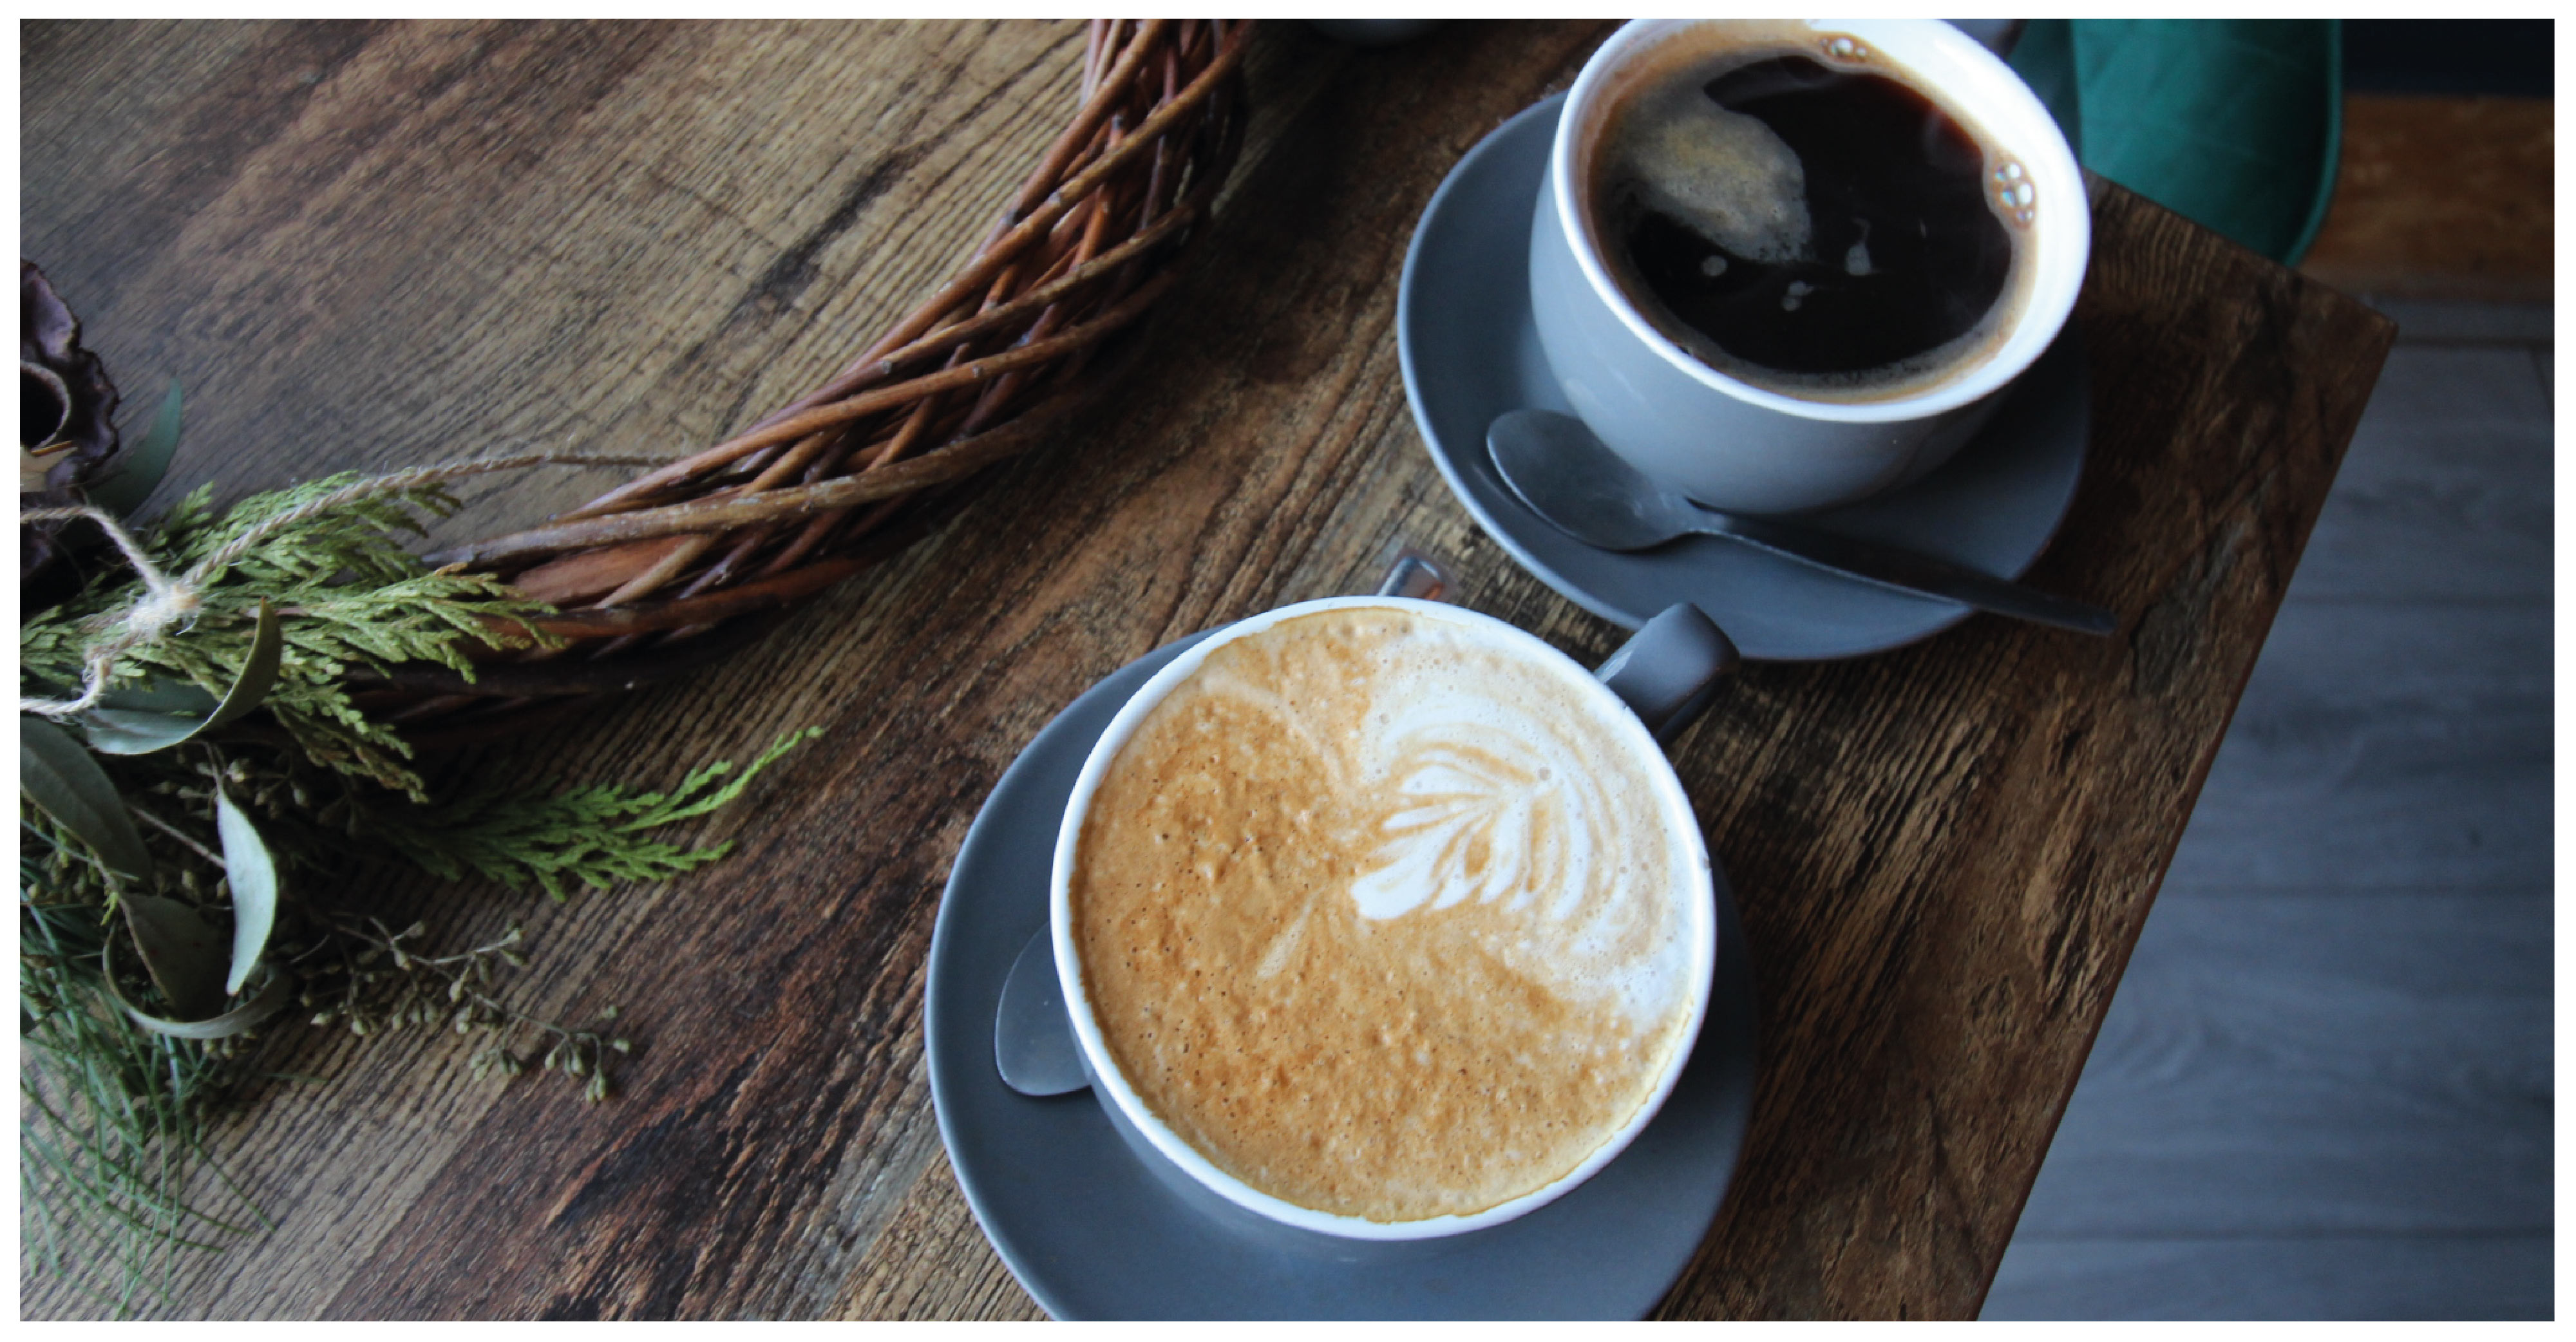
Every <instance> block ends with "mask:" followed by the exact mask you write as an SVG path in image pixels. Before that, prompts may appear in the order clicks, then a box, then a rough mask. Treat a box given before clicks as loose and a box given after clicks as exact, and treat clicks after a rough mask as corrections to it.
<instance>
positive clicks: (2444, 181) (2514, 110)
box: [2299, 94, 2557, 303]
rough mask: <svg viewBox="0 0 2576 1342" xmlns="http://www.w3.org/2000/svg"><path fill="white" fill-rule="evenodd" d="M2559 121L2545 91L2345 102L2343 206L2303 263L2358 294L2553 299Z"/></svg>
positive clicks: (2338, 193) (2339, 199) (2338, 202)
mask: <svg viewBox="0 0 2576 1342" xmlns="http://www.w3.org/2000/svg"><path fill="white" fill-rule="evenodd" d="M2555 121H2556V111H2555V105H2554V104H2553V103H2552V102H2551V100H2549V99H2547V98H2460V97H2438V98H2437V97H2406V96H2396V95H2389V94H2354V95H2352V96H2350V97H2347V98H2345V99H2344V102H2343V155H2342V160H2341V162H2340V163H2338V164H2337V165H2336V170H2335V194H2334V202H2333V204H2331V205H2329V206H2328V207H2327V210H2326V218H2325V223H2324V226H2323V227H2321V228H2319V229H2318V230H2317V239H2316V243H2315V245H2314V246H2312V247H2311V248H2310V249H2309V251H2308V255H2307V257H2306V259H2305V260H2304V261H2302V262H2301V263H2300V267H2299V268H2300V269H2301V270H2302V271H2305V272H2306V273H2307V274H2309V275H2312V276H2314V277H2316V278H2317V279H2319V280H2322V281H2324V282H2325V283H2328V284H2333V285H2338V286H2340V287H2342V288H2345V289H2349V290H2351V291H2353V292H2356V293H2373V294H2404V295H2408V296H2412V297H2419V298H2447V299H2460V300H2476V301H2482V302H2516V303H2546V302H2548V301H2549V298H2550V285H2551V278H2552V276H2553V275H2554V274H2555V273H2556V271H2555V260H2556V257H2555V247H2554V227H2553V226H2554V222H2555V220H2556V217H2557V215H2556V210H2555V200H2554V195H2553V192H2552V189H2551V188H2552V185H2553V182H2554V181H2555V178H2556V167H2557V131H2556V124H2555Z"/></svg>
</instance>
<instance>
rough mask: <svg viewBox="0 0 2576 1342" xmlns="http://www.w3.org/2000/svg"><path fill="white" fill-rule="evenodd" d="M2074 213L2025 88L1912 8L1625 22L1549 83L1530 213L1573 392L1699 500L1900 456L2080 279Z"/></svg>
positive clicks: (2000, 381)
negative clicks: (1551, 132) (1541, 174)
mask: <svg viewBox="0 0 2576 1342" xmlns="http://www.w3.org/2000/svg"><path fill="white" fill-rule="evenodd" d="M2091 231H2092V230H2091V219H2090V215H2089V211H2088V205H2087V201H2086V198H2085V192H2084V184H2083V179H2082V175H2081V173H2080V172H2079V170H2078V169H2077V167H2076V163H2075V157H2074V154H2073V153H2072V152H2071V151H2069V149H2068V148H2067V145H2066V140H2065V138H2064V136H2063V135H2061V134H2060V133H2059V132H2058V129H2057V126H2056V123H2055V122H2054V121H2053V120H2052V119H2051V118H2050V117H2049V115H2048V112H2047V109H2046V108H2044V107H2043V106H2042V105H2041V104H2040V102H2039V100H2038V99H2037V98H2036V97H2034V96H2033V95H2032V94H2031V92H2030V90H2029V89H2028V87H2026V86H2025V85H2024V84H2023V83H2022V82H2021V80H2020V79H2019V78H2018V77H2017V76H2015V75H2014V74H2013V73H2012V71H2011V70H2010V69H2009V68H2008V67H2006V66H2005V65H2004V64H2003V63H2002V62H2001V61H1999V60H1997V59H1996V58H1995V57H1994V56H1993V55H1992V54H1991V53H1989V52H1988V51H1987V50H1986V49H1985V48H1984V47H1982V46H1979V45H1978V44H1977V43H1976V42H1974V41H1973V40H1971V39H1969V38H1968V37H1967V36H1966V35H1964V34H1962V33H1960V32H1959V31H1958V30H1956V29H1954V28H1952V27H1950V26H1949V25H1947V24H1944V23H1940V22H1937V21H1933V20H1852V21H1842V20H1831V21H1824V20H1819V21H1799V20H1694V21H1675V20H1639V21H1637V22H1634V23H1630V24H1628V25H1627V26H1625V27H1623V28H1621V29H1620V30H1619V31H1618V32H1617V33H1615V34H1613V35H1612V36H1611V38H1610V39H1609V40H1608V41H1607V42H1605V43H1603V44H1602V46H1601V49H1600V50H1599V51H1597V52H1595V53H1594V54H1593V56H1592V59H1591V60H1590V61H1588V62H1587V63H1586V64H1585V65H1584V68H1583V72H1582V74H1581V75H1580V76H1579V77H1578V78H1577V79H1576V80H1575V83H1574V87H1573V89H1572V90H1571V92H1570V93H1569V94H1568V96H1567V98H1566V103H1565V109H1564V111H1563V113H1562V114H1561V117H1560V119H1559V121H1558V123H1557V130H1556V140H1555V143H1554V145H1553V146H1552V148H1551V150H1550V153H1549V158H1548V170H1547V177H1546V180H1545V183H1544V185H1543V186H1542V188H1541V190H1540V194H1539V200H1538V205H1537V211H1536V216H1535V218H1534V220H1533V222H1532V227H1531V235H1530V297H1531V305H1532V309H1533V311H1534V313H1535V316H1536V320H1537V326H1538V333H1539V339H1540V343H1541V345H1542V346H1543V347H1544V348H1545V350H1546V352H1547V356H1548V361H1549V363H1550V364H1551V365H1552V367H1553V368H1554V371H1555V373H1556V376H1557V380H1558V381H1559V383H1560V384H1561V385H1562V386H1563V388H1564V390H1565V393H1566V397H1567V399H1568V400H1569V401H1570V402H1571V403H1572V405H1573V408H1574V411H1575V413H1576V414H1577V415H1579V416H1581V417H1582V419H1583V420H1584V422H1585V423H1586V424H1588V425H1589V426H1590V427H1591V428H1592V430H1593V432H1594V433H1595V434H1597V435H1599V437H1600V438H1601V440H1602V441H1603V442H1605V443H1607V444H1608V445H1609V446H1610V447H1611V449H1612V450H1614V451H1616V452H1618V453H1619V454H1620V455H1621V456H1622V457H1625V458H1626V459H1627V460H1628V461H1629V462H1631V463H1632V464H1634V465H1635V466H1636V467H1637V468H1638V469H1639V470H1641V471H1644V472H1646V473H1647V474H1648V475H1651V476H1654V477H1655V478H1657V479H1659V480H1662V481H1664V482H1665V483H1667V484H1670V485H1673V486H1675V487H1676V488H1679V489H1681V490H1683V491H1684V492H1686V493H1688V494H1690V495H1691V496H1692V497H1693V498H1696V499H1698V500H1700V501H1701V502H1703V503H1707V504H1710V505H1712V506H1715V507H1719V508H1724V509H1731V510H1735V511H1740V512H1757V513H1760V512H1794V511H1800V510H1805V509H1812V508H1821V507H1828V506H1831V505H1834V504H1839V503H1846V502H1850V501H1853V500H1856V499H1860V498H1863V497H1866V496H1868V495H1870V494H1874V493H1877V492H1879V491H1881V490H1885V489H1889V488H1892V487H1894V486H1897V485H1900V484H1904V483H1906V482H1908V481H1911V480H1914V479H1916V478H1919V477H1920V476H1922V475H1923V474H1924V473H1926V472H1928V471H1930V470H1931V469H1932V468H1933V467H1935V466H1938V465H1939V464H1940V463H1941V462H1942V461H1944V460H1946V459H1948V457H1949V456H1950V455H1951V454H1952V453H1953V452H1955V451H1957V450H1958V448H1959V447H1960V446H1961V445H1962V444H1964V443H1965V442H1966V441H1967V440H1968V439H1969V438H1970V437H1971V436H1973V435H1974V434H1975V432H1976V430H1977V429H1978V428H1979V427H1981V426H1982V425H1983V423H1984V422H1985V419H1986V418H1987V416H1988V415H1990V414H1991V413H1992V411H1993V410H1994V408H1995V406H1996V405H1997V403H1998V402H1999V400H2000V398H2001V394H2002V392H2003V391H2004V390H2005V389H2006V388H2008V387H2009V386H2010V385H2011V383H2012V381H2013V379H2015V378H2016V377H2018V376H2020V375H2021V373H2022V371H2023V370H2025V369H2026V368H2028V367H2029V366H2030V364H2031V363H2032V361H2034V360H2035V359H2037V358H2038V356H2039V355H2040V353H2041V352H2042V351H2044V350H2045V349H2047V347H2048V345H2049V343H2050V342H2051V341H2052V340H2054V339H2055V338H2056V336H2057V333H2058V331H2059V330H2060V329H2061V328H2062V327H2063V326H2064V324H2065V321H2066V317H2067V314H2068V313H2069V312H2070V311H2071V310H2072V309H2073V307H2074V303H2075V295H2076V292H2077V290H2078V289H2079V288H2080V287H2081V286H2082V283H2083V278H2084V268H2085V263H2086V259H2087V255H2088V251H2089V248H2090V244H2091Z"/></svg>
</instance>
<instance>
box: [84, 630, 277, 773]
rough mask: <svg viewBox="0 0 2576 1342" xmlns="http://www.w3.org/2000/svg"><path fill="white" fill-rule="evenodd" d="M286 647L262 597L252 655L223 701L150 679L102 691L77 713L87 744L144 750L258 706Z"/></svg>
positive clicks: (110, 750)
mask: <svg viewBox="0 0 2576 1342" xmlns="http://www.w3.org/2000/svg"><path fill="white" fill-rule="evenodd" d="M285 652H286V636H285V632H284V630H283V629H282V628H281V627H280V624H279V621H278V618H277V612H276V611H275V610H273V609H271V608H270V606H269V604H268V601H267V599H266V598H264V597H263V598H261V600H260V603H259V627H258V628H257V629H256V630H255V631H253V632H252V634H251V641H250V659H249V660H248V661H246V662H244V663H243V664H242V670H241V674H240V675H238V676H235V677H234V678H233V684H232V688H231V689H229V690H226V691H225V692H224V698H223V702H221V703H217V702H215V697H214V696H213V695H211V694H208V693H206V692H205V690H203V689H202V688H200V687H198V686H195V685H187V684H170V683H168V682H164V681H152V682H149V683H148V684H146V685H144V686H141V687H139V688H135V689H127V690H114V691H110V692H109V693H108V694H106V695H104V696H102V697H101V699H100V701H99V703H100V706H99V707H97V708H93V709H91V710H90V711H89V712H87V713H84V714H82V715H81V729H82V730H83V731H85V732H87V733H88V734H89V743H90V746H91V748H93V749H95V750H98V751H101V752H103V753H106V754H110V755H142V754H148V753H150V752H152V751H155V750H166V749H168V748H170V747H171V746H175V745H179V744H181V743H183V742H186V741H191V740H194V739H195V738H196V737H197V736H198V735H200V734H201V733H204V732H208V731H212V730H213V729H215V728H217V727H220V726H223V725H224V724H225V723H227V722H230V721H232V720H233V719H235V718H238V717H240V716H241V715H242V714H244V713H247V712H249V711H251V710H252V709H254V708H257V707H259V705H260V701H261V700H263V699H266V698H267V697H268V692H269V690H270V689H271V688H273V687H275V686H276V684H277V671H278V666H279V664H280V663H281V662H282V661H283V660H284V658H285ZM198 704H203V705H204V707H202V708H200V707H197V705H198Z"/></svg>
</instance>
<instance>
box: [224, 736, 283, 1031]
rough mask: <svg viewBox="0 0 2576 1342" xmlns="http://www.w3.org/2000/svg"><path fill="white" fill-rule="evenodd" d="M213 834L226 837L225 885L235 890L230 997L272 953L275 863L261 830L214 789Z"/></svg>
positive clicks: (226, 988) (227, 990) (227, 989)
mask: <svg viewBox="0 0 2576 1342" xmlns="http://www.w3.org/2000/svg"><path fill="white" fill-rule="evenodd" d="M215 832H216V833H217V834H219V835H221V836H222V837H223V841H224V879H225V880H226V881H227V882H228V883H230V884H231V886H232V890H233V961H232V966H233V967H232V973H231V974H230V975H228V976H226V977H225V979H224V993H225V995H226V996H230V995H232V994H234V993H237V992H240V991H241V990H242V985H243V984H245V983H248V982H250V973H251V971H252V970H254V969H257V968H258V967H259V958H260V956H262V955H264V954H266V953H267V952H268V935H269V933H270V931H271V930H273V929H274V928H276V926H277V862H276V860H275V859H274V858H272V857H270V856H269V852H268V844H267V842H266V841H264V840H262V839H261V838H260V836H259V829H258V827H257V826H255V825H253V824H251V822H250V817H249V816H247V815H244V814H242V809H241V808H240V807H238V806H235V805H233V799H232V797H231V795H230V794H228V793H226V792H225V791H224V790H223V789H222V788H221V787H217V788H216V789H215Z"/></svg>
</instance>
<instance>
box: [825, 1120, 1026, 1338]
mask: <svg viewBox="0 0 2576 1342" xmlns="http://www.w3.org/2000/svg"><path fill="white" fill-rule="evenodd" d="M925 1269H929V1270H925ZM824 1313H825V1315H826V1317H829V1318H835V1319H924V1318H932V1319H936V1318H984V1319H1041V1318H1044V1317H1046V1312H1045V1311H1044V1310H1041V1309H1039V1308H1038V1302H1036V1301H1035V1300H1031V1299H1030V1298H1029V1293H1028V1292H1026V1291H1024V1290H1021V1289H1020V1284H1019V1282H1018V1281H1016V1280H1014V1279H1013V1278H1012V1276H1011V1271H1010V1269H1009V1268H1007V1267H1004V1266H1003V1265H1002V1260H1001V1258H1000V1257H999V1256H998V1255H996V1254H995V1253H994V1252H993V1246H992V1245H991V1243H989V1242H988V1241H986V1240H985V1238H984V1232H983V1230H982V1228H980V1227H978V1226H977V1225H976V1224H975V1214H974V1211H973V1210H972V1209H971V1208H969V1207H968V1206H967V1205H966V1197H965V1195H964V1194H963V1193H960V1192H959V1191H958V1189H957V1175H956V1172H955V1171H954V1170H953V1169H951V1168H950V1167H949V1164H948V1158H947V1157H946V1156H944V1155H943V1156H940V1157H939V1158H938V1159H937V1160H936V1162H935V1163H934V1164H933V1165H932V1167H931V1168H930V1170H928V1171H927V1172H925V1173H924V1174H923V1175H922V1177H921V1178H920V1179H919V1180H918V1181H916V1182H915V1183H914V1184H913V1186H912V1192H911V1193H910V1194H909V1195H907V1196H906V1197H905V1198H904V1200H903V1205H902V1206H900V1207H898V1208H896V1209H895V1212H894V1217H893V1219H892V1220H891V1221H890V1222H888V1224H887V1226H886V1229H885V1233H884V1235H883V1236H882V1237H881V1239H880V1240H879V1243H878V1245H877V1251H876V1252H874V1253H872V1254H870V1255H869V1257H868V1261H867V1262H866V1263H865V1264H863V1265H862V1266H861V1267H860V1268H859V1270H857V1271H856V1272H853V1273H851V1274H850V1277H849V1279H848V1280H847V1281H845V1282H843V1283H842V1286H841V1292H840V1294H839V1296H837V1297H836V1298H835V1299H834V1300H833V1301H832V1306H831V1308H830V1309H828V1310H826V1311H824Z"/></svg>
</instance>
